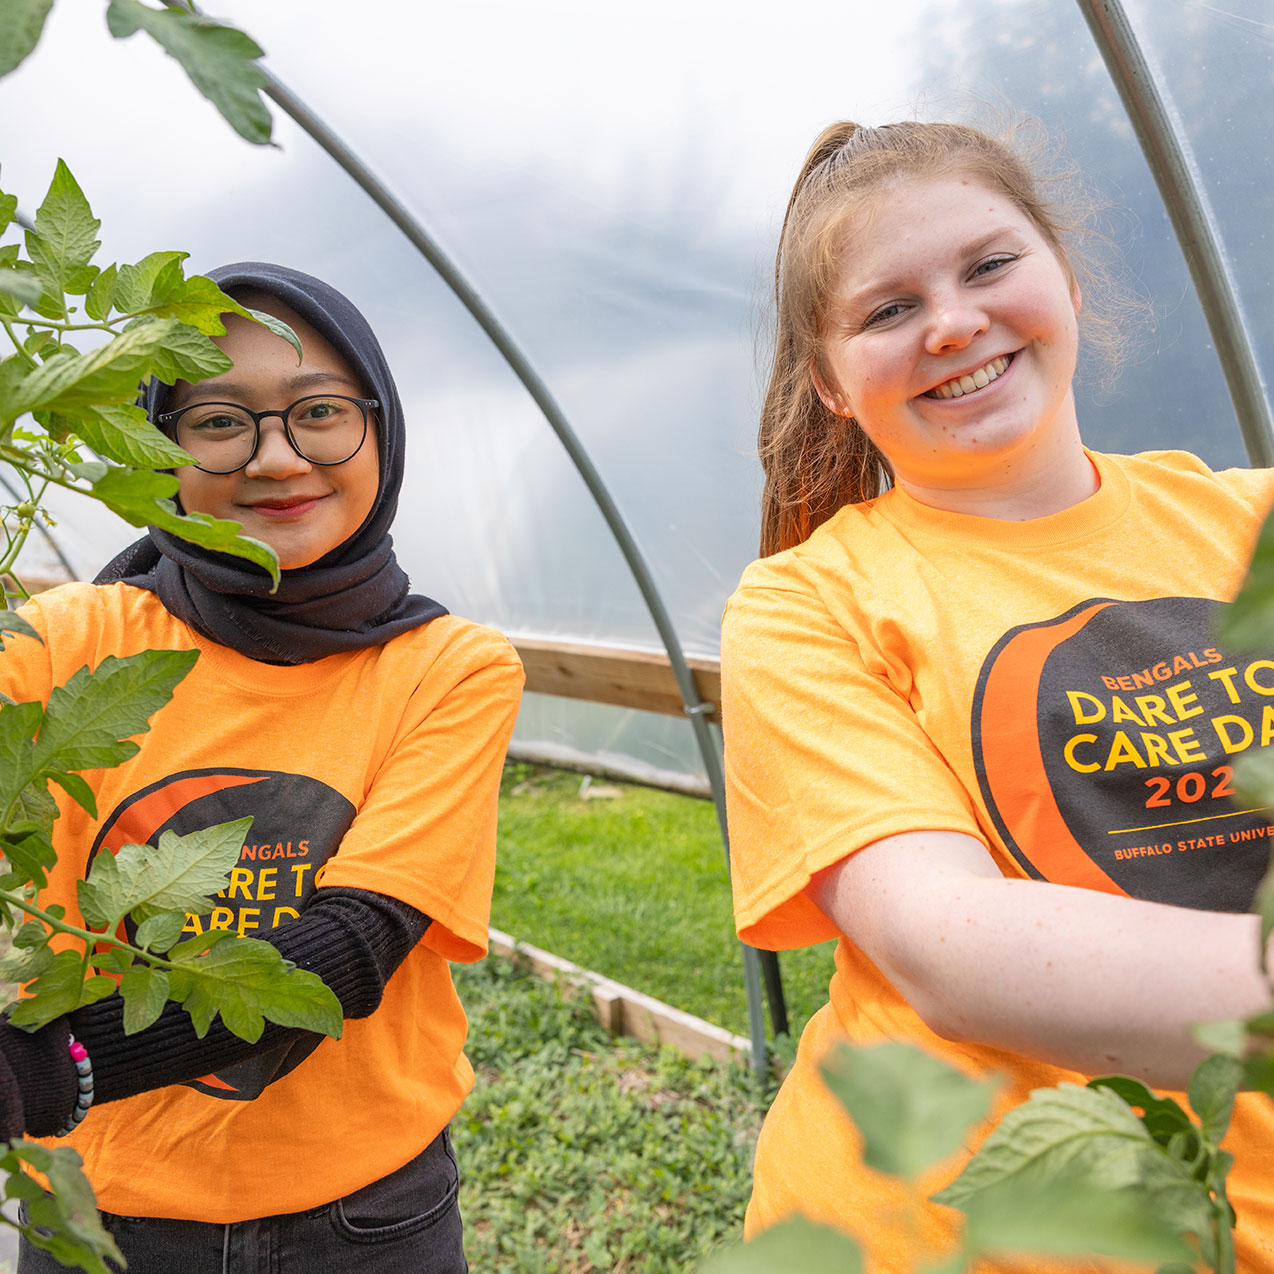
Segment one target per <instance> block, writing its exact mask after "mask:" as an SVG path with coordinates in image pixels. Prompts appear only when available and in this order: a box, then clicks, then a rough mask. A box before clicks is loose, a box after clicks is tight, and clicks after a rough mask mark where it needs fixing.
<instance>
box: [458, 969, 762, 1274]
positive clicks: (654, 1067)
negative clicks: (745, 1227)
mask: <svg viewBox="0 0 1274 1274" xmlns="http://www.w3.org/2000/svg"><path fill="white" fill-rule="evenodd" d="M454 972H455V979H456V987H457V990H458V991H459V993H460V997H461V999H462V1000H463V1001H464V1004H465V1008H466V1011H467V1012H468V1014H469V1018H470V1032H469V1042H468V1044H467V1045H466V1048H465V1051H466V1052H467V1054H468V1055H469V1058H470V1060H471V1061H472V1062H473V1065H474V1069H475V1070H476V1071H477V1074H478V1080H477V1084H476V1085H475V1087H474V1090H473V1092H472V1093H471V1094H470V1096H469V1098H468V1100H467V1101H466V1102H465V1104H464V1106H463V1107H462V1108H461V1110H460V1112H459V1114H457V1115H456V1117H455V1119H454V1120H453V1121H452V1125H451V1127H452V1132H453V1135H454V1140H455V1147H456V1157H457V1160H458V1161H459V1164H460V1176H461V1208H462V1211H463V1214H464V1221H465V1248H466V1251H467V1254H468V1257H469V1265H470V1268H471V1269H474V1270H481V1271H483V1274H593V1272H594V1271H597V1272H600V1271H603V1270H605V1271H611V1272H612V1274H680V1272H681V1271H690V1270H693V1269H694V1267H695V1266H696V1265H697V1264H698V1263H699V1261H700V1259H701V1258H702V1256H704V1255H705V1254H706V1253H708V1252H710V1251H711V1250H713V1249H714V1248H716V1247H717V1246H719V1245H720V1244H722V1243H724V1242H735V1241H738V1240H739V1239H740V1238H741V1234H742V1223H743V1209H744V1207H745V1206H746V1203H747V1198H748V1193H749V1191H750V1188H751V1155H752V1145H753V1143H754V1141H755V1139H756V1133H757V1129H758V1127H759V1125H760V1120H761V1111H760V1107H759V1106H758V1104H757V1102H756V1099H755V1088H754V1087H753V1085H752V1082H751V1076H750V1073H749V1072H748V1071H747V1070H746V1069H745V1068H744V1067H743V1066H742V1065H739V1064H734V1065H729V1066H727V1065H724V1064H722V1063H719V1062H704V1063H695V1062H691V1061H688V1060H687V1059H686V1058H685V1057H683V1056H682V1055H681V1054H679V1053H676V1052H674V1051H673V1050H671V1049H667V1048H664V1049H655V1048H649V1047H646V1046H643V1045H639V1044H637V1043H635V1042H634V1041H632V1040H611V1039H609V1038H608V1037H607V1035H606V1033H605V1032H604V1031H603V1030H602V1028H601V1027H600V1025H599V1024H598V1022H597V1020H596V1018H595V1017H594V1016H593V1013H592V1011H591V1009H590V1008H589V1007H588V1003H587V1001H575V1002H572V1003H564V1002H563V1001H562V999H561V997H560V996H559V994H558V992H557V988H556V987H555V986H554V985H553V984H551V983H548V982H543V981H541V980H540V979H538V978H535V977H533V976H531V975H529V974H525V973H521V972H518V971H517V970H515V969H514V968H513V966H512V965H511V964H510V963H509V962H508V961H507V960H499V959H489V960H485V961H483V962H482V963H481V964H478V965H468V966H465V965H457V966H455V967H454Z"/></svg>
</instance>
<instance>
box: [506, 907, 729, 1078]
mask: <svg viewBox="0 0 1274 1274" xmlns="http://www.w3.org/2000/svg"><path fill="white" fill-rule="evenodd" d="M489 933H490V939H489V940H490V947H491V952H492V954H493V955H499V956H503V957H504V958H505V959H508V960H512V961H513V962H514V963H515V964H516V965H518V966H519V967H520V968H526V969H530V971H531V972H532V973H534V974H535V975H536V976H537V977H540V978H544V979H545V980H546V981H550V982H553V981H555V982H557V983H558V985H559V986H560V987H561V988H562V993H563V995H565V996H566V997H567V998H568V999H569V998H572V997H575V996H581V995H586V996H588V997H589V998H591V999H592V1001H593V1008H594V1011H595V1012H596V1013H597V1016H598V1018H599V1019H600V1021H601V1023H602V1025H603V1026H604V1027H605V1028H606V1029H607V1031H609V1032H610V1033H611V1034H612V1035H631V1036H634V1037H635V1038H637V1039H639V1040H642V1041H643V1042H645V1043H647V1044H667V1045H669V1046H670V1047H672V1048H675V1049H677V1050H678V1052H681V1053H684V1054H685V1055H686V1056H687V1057H690V1058H699V1057H715V1058H717V1059H718V1060H720V1061H729V1060H730V1059H732V1058H740V1057H744V1058H746V1057H748V1056H749V1055H750V1053H751V1045H750V1044H749V1043H748V1041H747V1040H745V1039H744V1038H743V1037H742V1036H741V1035H733V1034H731V1032H729V1031H727V1030H725V1029H724V1027H720V1026H715V1025H713V1023H711V1022H705V1021H704V1020H703V1019H702V1018H698V1017H695V1016H694V1015H693V1014H691V1013H686V1012H685V1011H684V1010H682V1009H676V1008H673V1006H672V1005H671V1004H665V1003H664V1002H663V1001H662V1000H656V999H655V998H654V997H653V996H650V995H645V994H643V993H642V992H641V991H634V990H633V989H632V987H627V986H624V984H623V983H622V982H614V981H612V980H611V979H610V978H607V977H603V976H602V975H601V974H600V973H593V972H591V971H590V970H588V969H581V968H580V967H579V965H577V964H572V963H571V962H570V961H569V960H563V959H562V957H561V956H555V955H553V954H552V953H551V952H549V951H542V950H541V949H540V948H539V947H533V946H531V945H530V944H528V943H525V942H515V941H514V940H513V939H512V938H511V937H510V936H509V935H508V934H507V933H503V932H501V931H500V930H499V929H492V930H490V931H489Z"/></svg>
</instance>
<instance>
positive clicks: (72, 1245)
mask: <svg viewBox="0 0 1274 1274" xmlns="http://www.w3.org/2000/svg"><path fill="white" fill-rule="evenodd" d="M19 1160H21V1161H22V1162H23V1163H26V1164H29V1165H30V1166H31V1167H32V1168H34V1169H35V1170H36V1171H37V1172H42V1173H44V1174H45V1176H46V1177H47V1178H48V1182H49V1186H50V1188H51V1193H47V1192H46V1191H44V1190H41V1189H40V1188H39V1186H38V1184H37V1183H36V1182H35V1181H34V1180H33V1179H32V1178H31V1177H29V1176H27V1174H26V1173H25V1172H23V1171H21V1169H20V1167H19V1163H18V1161H19ZM0 1168H3V1169H5V1170H7V1171H8V1172H9V1173H10V1176H9V1180H8V1182H7V1183H6V1187H5V1193H6V1195H8V1196H9V1197H14V1196H16V1195H17V1194H18V1193H19V1190H20V1189H21V1186H20V1183H21V1182H29V1183H30V1184H31V1185H32V1186H34V1187H35V1189H34V1190H33V1191H31V1192H30V1193H26V1192H25V1191H22V1193H23V1194H24V1197H25V1200H26V1204H27V1215H28V1219H29V1224H27V1225H18V1229H20V1230H21V1231H22V1234H23V1236H24V1237H25V1238H26V1240H27V1242H28V1243H30V1244H31V1245H32V1246H33V1247H37V1248H40V1249H42V1250H43V1251H45V1252H48V1253H49V1254H50V1255H51V1256H53V1257H54V1258H55V1259H56V1260H58V1261H61V1262H62V1264H63V1265H74V1266H78V1267H79V1268H80V1269H82V1270H85V1271H87V1274H112V1268H111V1267H110V1266H108V1265H107V1264H106V1261H107V1259H108V1258H109V1259H110V1260H111V1261H112V1262H113V1263H115V1264H114V1268H115V1269H120V1268H122V1266H123V1263H124V1257H123V1255H122V1254H121V1253H120V1250H119V1248H118V1247H116V1246H115V1240H114V1239H112V1238H111V1236H110V1235H109V1234H108V1233H107V1232H106V1231H105V1230H104V1229H103V1228H102V1218H101V1214H100V1213H99V1212H98V1210H97V1200H96V1199H95V1198H94V1196H93V1187H92V1186H91V1185H90V1184H89V1181H88V1178H87V1177H86V1176H85V1175H84V1161H83V1160H82V1159H81V1158H80V1156H79V1155H78V1154H77V1153H76V1152H75V1151H74V1150H72V1149H71V1147H70V1146H58V1147H56V1148H55V1149H52V1150H49V1149H47V1148H46V1147H44V1146H38V1145H35V1144H34V1143H33V1142H29V1141H14V1142H11V1143H10V1144H9V1153H8V1154H7V1155H5V1156H4V1158H3V1159H2V1160H0ZM15 1186H17V1187H18V1188H15Z"/></svg>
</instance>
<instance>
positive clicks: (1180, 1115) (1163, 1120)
mask: <svg viewBox="0 0 1274 1274" xmlns="http://www.w3.org/2000/svg"><path fill="white" fill-rule="evenodd" d="M1088 1087H1089V1088H1108V1089H1110V1091H1111V1092H1112V1093H1115V1094H1116V1095H1117V1096H1118V1097H1120V1098H1122V1099H1123V1100H1124V1101H1125V1102H1127V1104H1128V1105H1129V1106H1133V1107H1140V1108H1141V1110H1142V1111H1143V1112H1144V1113H1143V1114H1142V1116H1141V1122H1142V1123H1143V1124H1144V1125H1145V1128H1146V1131H1147V1132H1148V1133H1149V1134H1150V1135H1151V1136H1152V1137H1153V1138H1154V1139H1155V1141H1157V1142H1158V1143H1159V1144H1160V1145H1161V1146H1166V1145H1167V1144H1168V1142H1169V1141H1171V1140H1172V1138H1173V1137H1174V1136H1175V1135H1176V1134H1177V1133H1179V1132H1188V1133H1194V1132H1195V1125H1194V1120H1192V1119H1191V1118H1190V1116H1189V1115H1187V1114H1186V1112H1185V1111H1184V1110H1182V1108H1181V1106H1180V1105H1179V1104H1178V1103H1177V1102H1175V1101H1173V1100H1172V1098H1171V1097H1160V1096H1159V1094H1158V1093H1156V1092H1154V1091H1153V1090H1152V1089H1150V1088H1148V1087H1147V1086H1146V1085H1145V1084H1143V1083H1142V1082H1141V1080H1139V1079H1133V1078H1132V1077H1131V1076H1130V1075H1099V1076H1098V1077H1097V1078H1096V1079H1090V1080H1089V1081H1088Z"/></svg>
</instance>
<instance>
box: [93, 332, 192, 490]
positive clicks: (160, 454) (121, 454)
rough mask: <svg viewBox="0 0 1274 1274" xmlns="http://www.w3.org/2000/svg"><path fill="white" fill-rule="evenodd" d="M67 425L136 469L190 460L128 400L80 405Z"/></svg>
mask: <svg viewBox="0 0 1274 1274" xmlns="http://www.w3.org/2000/svg"><path fill="white" fill-rule="evenodd" d="M213 348H214V349H215V348H216V347H215V346H214V347H213ZM69 424H70V429H71V431H72V432H74V433H75V434H76V435H77V436H78V437H80V438H82V439H83V440H84V441H85V442H86V443H88V445H89V446H90V447H92V448H93V450H94V451H96V452H97V454H98V455H99V456H102V457H104V458H105V459H107V460H114V461H115V463H116V464H121V465H131V466H132V467H133V468H136V469H175V468H177V467H178V466H179V465H186V464H193V463H194V457H193V456H191V455H190V454H189V453H187V452H185V451H183V450H182V449H181V448H180V447H179V446H178V445H177V444H176V443H175V442H173V440H172V439H171V438H169V437H168V436H167V435H166V434H164V433H163V432H161V431H160V430H159V429H156V428H155V426H154V425H152V424H151V423H150V420H149V418H148V417H147V415H146V413H145V412H144V411H143V410H142V409H141V408H140V407H137V406H135V405H133V404H131V403H130V404H128V405H127V406H122V407H120V406H115V407H96V408H93V407H87V408H82V409H81V410H80V411H78V412H76V413H75V415H74V416H72V417H71V418H70V421H69Z"/></svg>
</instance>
